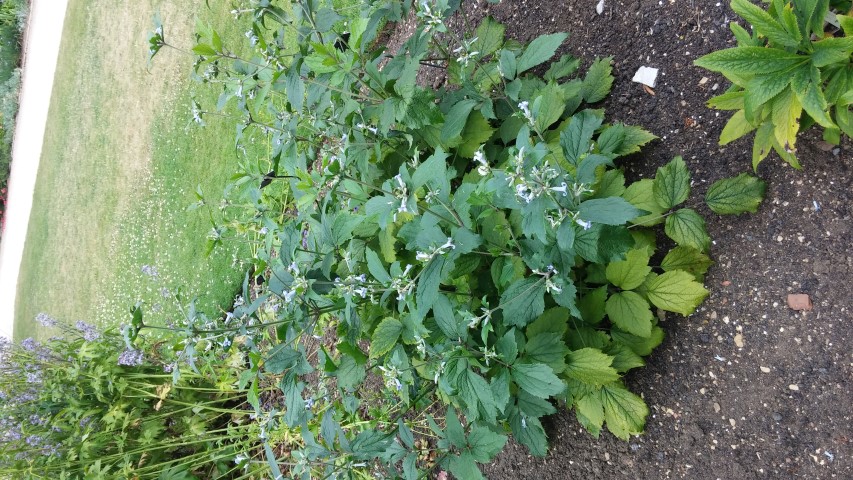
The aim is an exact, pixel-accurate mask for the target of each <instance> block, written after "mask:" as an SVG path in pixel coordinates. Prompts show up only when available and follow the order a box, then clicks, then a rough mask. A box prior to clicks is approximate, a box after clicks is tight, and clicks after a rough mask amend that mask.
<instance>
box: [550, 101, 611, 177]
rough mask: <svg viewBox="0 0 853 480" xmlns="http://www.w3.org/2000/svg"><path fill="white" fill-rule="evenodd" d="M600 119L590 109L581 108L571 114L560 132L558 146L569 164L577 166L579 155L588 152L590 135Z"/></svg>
mask: <svg viewBox="0 0 853 480" xmlns="http://www.w3.org/2000/svg"><path fill="white" fill-rule="evenodd" d="M602 121H603V120H602V118H601V117H599V116H598V115H596V114H595V113H593V112H591V111H590V110H583V111H581V112H578V113H576V114H575V115H573V116H572V119H571V121H570V122H569V124H568V125H567V126H566V127H565V128H564V129H563V131H562V132H560V146H561V147H562V149H563V155H565V157H566V160H567V161H568V162H569V163H570V164H571V165H574V166H577V164H578V159H579V158H580V156H581V155H583V154H585V153H587V152H589V145H590V142H592V136H593V134H594V133H595V130H596V129H598V127H600V126H601V122H602Z"/></svg>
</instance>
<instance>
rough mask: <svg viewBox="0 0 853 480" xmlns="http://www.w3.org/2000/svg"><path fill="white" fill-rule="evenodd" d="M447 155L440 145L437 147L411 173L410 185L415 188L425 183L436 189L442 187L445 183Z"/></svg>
mask: <svg viewBox="0 0 853 480" xmlns="http://www.w3.org/2000/svg"><path fill="white" fill-rule="evenodd" d="M448 156H449V155H448V154H447V153H444V150H442V149H441V148H440V147H439V148H437V149H436V150H435V152H433V154H432V155H430V156H429V158H427V159H426V160H424V161H423V162H421V164H420V165H418V168H417V169H416V170H415V173H413V174H412V187H413V188H414V189H416V190H417V189H418V188H421V187H422V186H424V185H426V184H427V183H429V184H431V185H433V186H435V188H436V189H440V188H441V187H443V186H444V185H445V184H446V183H447V157H448Z"/></svg>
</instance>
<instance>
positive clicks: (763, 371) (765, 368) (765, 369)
mask: <svg viewBox="0 0 853 480" xmlns="http://www.w3.org/2000/svg"><path fill="white" fill-rule="evenodd" d="M759 368H760V369H761V371H762V373H770V369H769V368H767V367H759Z"/></svg>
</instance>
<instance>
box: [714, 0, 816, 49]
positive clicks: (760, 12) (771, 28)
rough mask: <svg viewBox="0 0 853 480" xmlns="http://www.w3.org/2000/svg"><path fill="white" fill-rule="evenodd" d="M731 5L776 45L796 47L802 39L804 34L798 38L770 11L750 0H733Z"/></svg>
mask: <svg viewBox="0 0 853 480" xmlns="http://www.w3.org/2000/svg"><path fill="white" fill-rule="evenodd" d="M731 5H732V10H734V11H735V13H737V14H738V15H740V16H741V17H742V18H743V19H744V20H746V21H747V22H749V23H750V25H752V26H753V27H754V28H755V29H756V30H758V33H760V34H762V35H764V36H765V37H767V39H768V40H770V41H771V42H772V43H773V44H774V45H779V46H783V47H796V46H797V45H799V43H800V40H802V36H800V37H799V38H798V37H797V36H796V35H795V34H792V33H789V32H788V31H786V30H785V28H784V27H783V26H782V25H780V24H779V22H777V21H776V20H775V19H774V18H773V17H772V16H770V14H769V13H767V12H766V11H764V9H762V8H761V7H757V6H755V5H753V4H751V3H749V1H748V0H732V4H731Z"/></svg>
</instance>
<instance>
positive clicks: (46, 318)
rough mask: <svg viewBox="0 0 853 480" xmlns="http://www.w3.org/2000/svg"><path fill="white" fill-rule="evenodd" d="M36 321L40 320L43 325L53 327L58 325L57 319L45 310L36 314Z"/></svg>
mask: <svg viewBox="0 0 853 480" xmlns="http://www.w3.org/2000/svg"><path fill="white" fill-rule="evenodd" d="M36 321H37V322H39V323H40V324H41V326H43V327H52V326H54V325H56V319H55V318H53V317H51V316H50V315H48V314H46V313H44V312H42V313H39V314H38V315H36Z"/></svg>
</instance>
